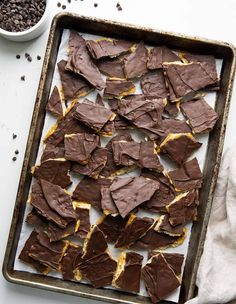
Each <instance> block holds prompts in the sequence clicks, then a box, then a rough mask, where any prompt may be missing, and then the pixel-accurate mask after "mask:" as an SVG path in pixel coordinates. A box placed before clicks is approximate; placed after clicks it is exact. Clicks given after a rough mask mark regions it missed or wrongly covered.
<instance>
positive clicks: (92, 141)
mask: <svg viewBox="0 0 236 304" xmlns="http://www.w3.org/2000/svg"><path fill="white" fill-rule="evenodd" d="M99 142H100V138H99V136H98V135H96V134H89V133H80V134H67V135H65V159H67V160H71V161H74V162H78V163H80V164H83V165H84V164H87V163H88V162H89V159H90V157H91V153H92V152H93V151H94V149H95V148H97V147H98V146H99Z"/></svg>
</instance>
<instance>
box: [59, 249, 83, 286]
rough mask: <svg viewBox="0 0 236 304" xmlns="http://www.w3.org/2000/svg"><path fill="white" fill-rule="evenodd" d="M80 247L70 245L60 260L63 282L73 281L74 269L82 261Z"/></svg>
mask: <svg viewBox="0 0 236 304" xmlns="http://www.w3.org/2000/svg"><path fill="white" fill-rule="evenodd" d="M81 257H82V247H81V246H80V245H75V244H72V243H70V244H69V246H68V248H67V250H66V252H65V254H64V256H63V258H62V260H61V273H62V277H63V280H67V281H73V280H75V273H74V271H75V269H77V267H78V265H79V264H80V263H81V261H82V258H81Z"/></svg>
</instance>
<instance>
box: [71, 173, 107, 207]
mask: <svg viewBox="0 0 236 304" xmlns="http://www.w3.org/2000/svg"><path fill="white" fill-rule="evenodd" d="M111 183H112V181H111V180H110V179H107V178H101V177H99V178H98V179H97V180H94V179H93V178H90V177H84V178H83V179H82V180H81V181H80V182H79V184H78V185H77V186H76V188H75V190H74V192H73V195H72V198H73V199H74V200H76V201H78V202H84V203H89V204H91V205H92V206H93V207H94V208H96V209H97V210H101V187H102V186H103V185H106V186H109V185H110V184H111Z"/></svg>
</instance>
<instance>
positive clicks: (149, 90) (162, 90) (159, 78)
mask: <svg viewBox="0 0 236 304" xmlns="http://www.w3.org/2000/svg"><path fill="white" fill-rule="evenodd" d="M140 85H141V89H142V92H143V94H146V95H154V96H155V97H156V98H163V99H164V98H166V99H167V98H168V96H169V91H168V89H167V87H166V83H165V78H164V74H163V71H162V70H158V71H156V72H155V73H148V74H146V75H144V76H143V77H142V78H141V80H140Z"/></svg>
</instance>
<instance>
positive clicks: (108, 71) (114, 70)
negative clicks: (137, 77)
mask: <svg viewBox="0 0 236 304" xmlns="http://www.w3.org/2000/svg"><path fill="white" fill-rule="evenodd" d="M97 67H98V68H99V70H100V72H102V73H103V74H105V75H107V76H108V77H115V78H125V74H124V70H123V60H121V59H120V58H115V59H110V58H109V59H107V58H106V59H101V60H99V61H97Z"/></svg>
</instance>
